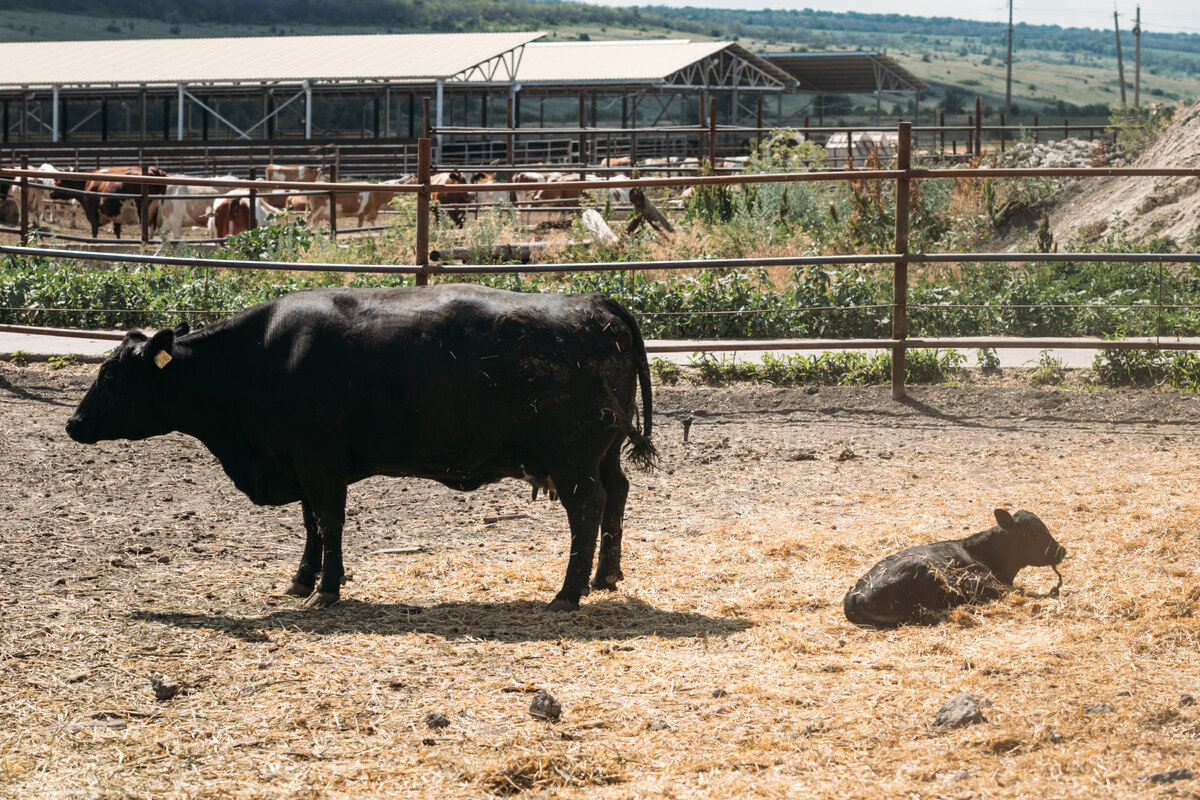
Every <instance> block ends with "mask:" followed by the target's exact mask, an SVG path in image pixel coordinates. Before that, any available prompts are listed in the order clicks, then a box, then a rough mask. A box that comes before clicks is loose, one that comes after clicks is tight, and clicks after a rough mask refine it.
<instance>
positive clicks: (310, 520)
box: [283, 500, 322, 597]
mask: <svg viewBox="0 0 1200 800" xmlns="http://www.w3.org/2000/svg"><path fill="white" fill-rule="evenodd" d="M300 507H301V508H302V509H303V510H304V555H302V556H300V566H299V568H298V569H297V570H296V574H295V575H294V576H292V585H291V586H289V587H288V588H287V589H285V590H284V592H283V593H284V594H288V595H292V596H293V597H308V596H309V595H310V594H312V593H313V587H314V586H315V585H316V582H317V575H318V574H319V573H320V572H321V550H322V547H321V532H320V531H319V530H318V529H317V518H316V517H315V516H314V515H313V512H312V506H310V505H309V504H308V500H301V501H300Z"/></svg>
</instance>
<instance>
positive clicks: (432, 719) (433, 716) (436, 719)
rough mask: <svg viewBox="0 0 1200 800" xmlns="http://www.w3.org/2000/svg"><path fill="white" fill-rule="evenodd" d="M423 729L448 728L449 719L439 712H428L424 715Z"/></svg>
mask: <svg viewBox="0 0 1200 800" xmlns="http://www.w3.org/2000/svg"><path fill="white" fill-rule="evenodd" d="M425 727H427V728H434V729H437V728H449V727H450V718H449V717H447V716H446V715H445V714H443V713H442V712H440V711H430V712H429V713H428V714H426V715H425Z"/></svg>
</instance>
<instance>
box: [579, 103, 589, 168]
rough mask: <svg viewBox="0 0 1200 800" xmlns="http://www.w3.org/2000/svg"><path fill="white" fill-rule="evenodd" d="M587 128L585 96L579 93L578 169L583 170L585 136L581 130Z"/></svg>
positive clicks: (586, 159) (585, 149)
mask: <svg viewBox="0 0 1200 800" xmlns="http://www.w3.org/2000/svg"><path fill="white" fill-rule="evenodd" d="M586 127H587V104H586V96H585V95H584V93H583V92H580V93H579V167H580V169H583V168H584V167H586V166H587V163H588V157H587V145H588V140H587V134H586V133H584V132H583V129H584V128H586Z"/></svg>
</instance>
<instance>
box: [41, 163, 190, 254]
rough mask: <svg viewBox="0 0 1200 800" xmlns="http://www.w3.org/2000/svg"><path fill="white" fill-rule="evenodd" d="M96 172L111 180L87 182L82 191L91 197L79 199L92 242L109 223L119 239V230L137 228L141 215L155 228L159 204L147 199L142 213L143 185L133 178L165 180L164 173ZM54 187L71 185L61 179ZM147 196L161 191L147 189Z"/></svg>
mask: <svg viewBox="0 0 1200 800" xmlns="http://www.w3.org/2000/svg"><path fill="white" fill-rule="evenodd" d="M100 172H103V173H106V174H111V175H112V176H113V179H112V180H106V181H88V182H87V183H86V184H85V185H84V187H83V188H84V189H85V190H86V191H88V192H93V194H90V195H87V196H85V197H80V198H79V205H80V207H81V208H83V214H84V216H85V217H87V221H88V223H89V224H90V225H91V226H92V238H93V239H95V238H97V237H98V236H99V235H100V228H101V227H102V226H104V225H107V224H109V223H112V227H113V233H114V234H116V237H117V238H118V239H120V238H121V226H122V225H137V224H139V223H140V222H141V220H142V216H143V214H145V216H146V218H147V219H148V220H149V221H150V227H151V228H157V227H158V225H157V222H156V221H157V217H158V206H159V201H158V199H157V198H154V197H151V199H150V200H149V201H148V202H147V204H146V208H144V209H143V208H142V198H141V196H140V193H141V191H142V185H143V184H142V182H141V181H138V180H137V179H136V178H137V176H139V175H143V174H144V175H154V176H157V177H161V178H165V177H166V176H167V173H165V172H163V171H162V170H161V169H159V168H158V167H146V168H145V172H143V171H142V167H107V168H105V169H102V170H100ZM58 183H59V185H60V186H67V185H70V183H71V182H70V181H68V179H65V178H64V179H61V180H60V181H59V182H58ZM150 193H151V194H152V195H153V194H161V193H162V187H161V186H156V185H151V186H150ZM97 195H107V196H106V197H105V196H97Z"/></svg>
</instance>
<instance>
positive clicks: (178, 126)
mask: <svg viewBox="0 0 1200 800" xmlns="http://www.w3.org/2000/svg"><path fill="white" fill-rule="evenodd" d="M176 88H177V90H178V91H177V94H176V99H175V141H177V142H182V141H183V92H184V88H183V84H182V83H181V84H179V86H178V87H176Z"/></svg>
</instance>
